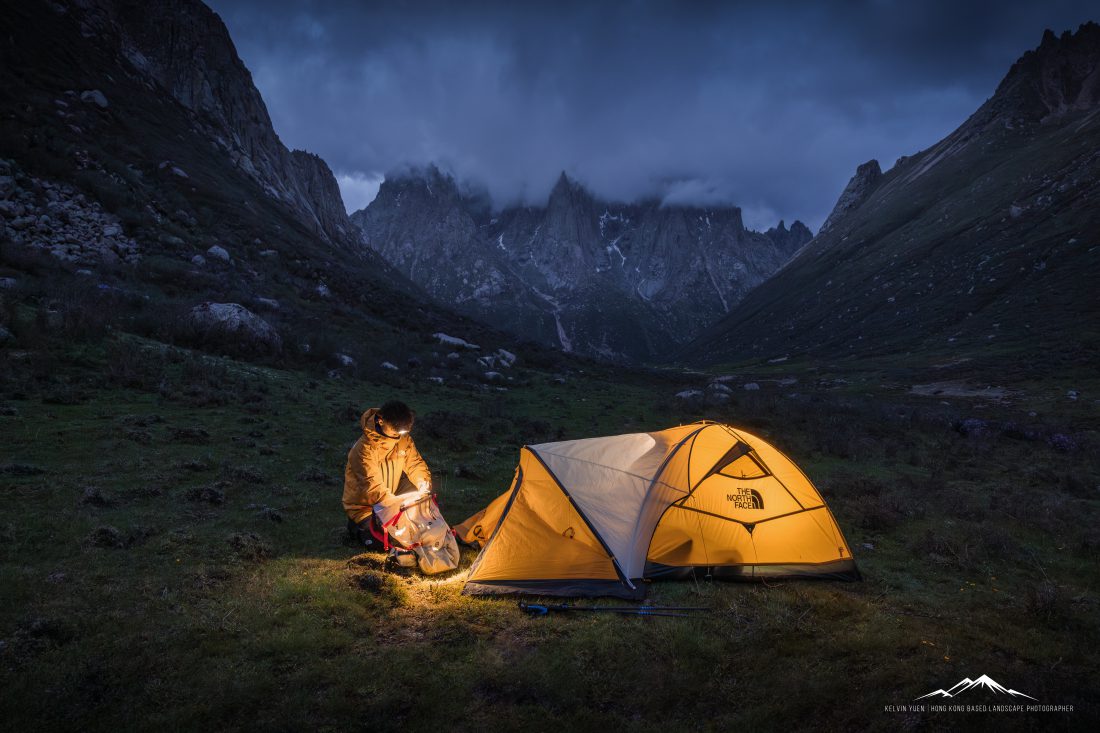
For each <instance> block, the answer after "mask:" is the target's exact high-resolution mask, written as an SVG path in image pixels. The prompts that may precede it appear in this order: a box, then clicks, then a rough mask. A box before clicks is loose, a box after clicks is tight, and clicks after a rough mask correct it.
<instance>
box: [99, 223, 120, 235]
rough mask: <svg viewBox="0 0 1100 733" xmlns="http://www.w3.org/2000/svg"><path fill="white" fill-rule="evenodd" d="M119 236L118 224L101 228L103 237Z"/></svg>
mask: <svg viewBox="0 0 1100 733" xmlns="http://www.w3.org/2000/svg"><path fill="white" fill-rule="evenodd" d="M119 234H122V227H120V226H119V225H118V224H108V225H107V226H105V227H103V236H105V237H117V236H118V235H119Z"/></svg>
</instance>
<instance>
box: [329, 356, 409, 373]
mask: <svg viewBox="0 0 1100 733" xmlns="http://www.w3.org/2000/svg"><path fill="white" fill-rule="evenodd" d="M336 360H337V361H339V362H340V366H355V359H352V358H351V357H350V356H348V355H347V354H337V355H336ZM385 364H389V362H388V361H387V362H385ZM385 364H383V366H385ZM396 368H397V367H394V369H396Z"/></svg>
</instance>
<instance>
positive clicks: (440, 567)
mask: <svg viewBox="0 0 1100 733" xmlns="http://www.w3.org/2000/svg"><path fill="white" fill-rule="evenodd" d="M387 509H390V508H387ZM391 512H392V513H391ZM379 519H380V520H381V521H382V530H383V532H384V533H385V534H384V535H383V537H382V543H383V546H384V547H385V548H386V550H389V549H390V545H391V544H392V545H393V546H394V547H397V548H400V549H403V550H410V551H412V552H414V553H415V554H416V560H417V565H419V566H420V572H422V573H424V574H425V575H435V574H437V573H445V572H447V571H448V570H454V569H455V568H457V567H458V560H459V553H458V542H457V541H456V540H455V536H454V530H452V529H451V527H450V525H449V524H447V521H446V520H445V519H443V514H442V513H440V511H439V505H438V504H437V503H436V501H435V495H434V494H429V495H425V496H422V497H420V498H417V499H411V500H409V501H406V502H404V503H402V504H400V505H399V506H396V507H393V508H392V509H390V511H384V513H383V516H381V517H379Z"/></svg>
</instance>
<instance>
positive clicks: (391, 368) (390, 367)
mask: <svg viewBox="0 0 1100 733" xmlns="http://www.w3.org/2000/svg"><path fill="white" fill-rule="evenodd" d="M379 366H381V367H382V368H383V369H388V370H389V371H392V372H396V371H398V368H397V365H396V364H393V363H391V362H388V361H384V362H382V363H381V364H379Z"/></svg>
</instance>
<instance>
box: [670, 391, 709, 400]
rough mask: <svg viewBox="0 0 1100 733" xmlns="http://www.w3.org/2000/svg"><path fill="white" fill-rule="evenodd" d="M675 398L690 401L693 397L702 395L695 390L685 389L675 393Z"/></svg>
mask: <svg viewBox="0 0 1100 733" xmlns="http://www.w3.org/2000/svg"><path fill="white" fill-rule="evenodd" d="M676 396H677V397H679V398H680V399H682V400H690V399H693V398H695V397H702V396H703V393H702V392H700V391H699V390H697V389H685V390H684V391H683V392H677V393H676Z"/></svg>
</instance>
